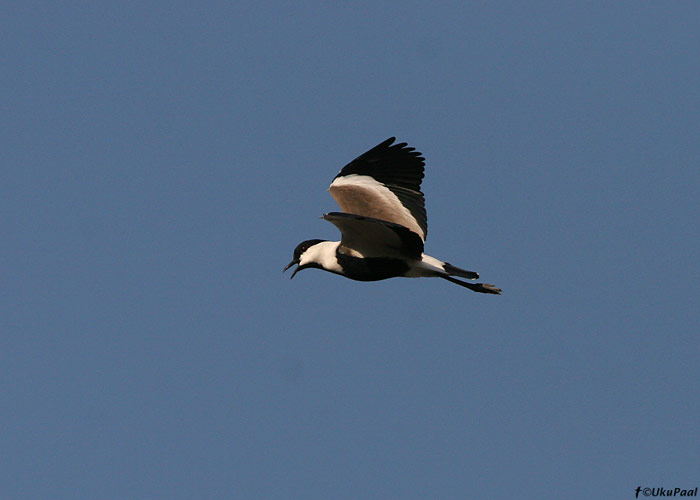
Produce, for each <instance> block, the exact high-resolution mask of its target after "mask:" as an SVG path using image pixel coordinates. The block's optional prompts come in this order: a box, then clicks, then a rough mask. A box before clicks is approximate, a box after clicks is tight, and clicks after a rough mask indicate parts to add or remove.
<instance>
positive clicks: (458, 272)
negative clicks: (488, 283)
mask: <svg viewBox="0 0 700 500" xmlns="http://www.w3.org/2000/svg"><path fill="white" fill-rule="evenodd" d="M442 268H443V269H444V270H445V272H446V273H447V274H449V275H450V276H459V277H460V278H467V279H470V280H475V279H477V278H478V277H479V273H475V272H474V271H465V270H464V269H460V268H459V267H455V266H453V265H452V264H450V263H448V262H445V263H444V264H443V266H442Z"/></svg>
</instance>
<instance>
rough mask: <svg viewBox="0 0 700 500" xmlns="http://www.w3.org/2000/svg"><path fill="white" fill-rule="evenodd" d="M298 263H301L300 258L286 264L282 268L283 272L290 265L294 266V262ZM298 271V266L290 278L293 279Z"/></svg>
mask: <svg viewBox="0 0 700 500" xmlns="http://www.w3.org/2000/svg"><path fill="white" fill-rule="evenodd" d="M298 263H299V259H294V260H293V261H291V262H290V263H289V264H287V265H286V266H284V269H282V272H285V271H286V270H287V269H289V268H290V267H292V266H293V265H294V264H298ZM297 271H299V268H298V267H297V268H296V269H295V270H294V272H293V273H292V276H291V278H289V279H292V278H293V277H294V275H295V274H296V273H297Z"/></svg>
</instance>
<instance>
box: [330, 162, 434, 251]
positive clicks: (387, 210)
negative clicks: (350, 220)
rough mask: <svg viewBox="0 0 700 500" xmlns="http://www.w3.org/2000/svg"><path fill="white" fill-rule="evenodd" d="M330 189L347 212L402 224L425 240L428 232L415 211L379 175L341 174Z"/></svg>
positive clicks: (341, 207) (342, 208)
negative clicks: (381, 180)
mask: <svg viewBox="0 0 700 500" xmlns="http://www.w3.org/2000/svg"><path fill="white" fill-rule="evenodd" d="M329 191H330V192H331V195H332V196H333V198H334V199H335V201H336V202H337V203H338V205H339V206H340V209H341V210H342V211H343V212H346V213H349V214H355V215H363V216H365V217H372V218H374V219H379V220H385V221H388V222H393V223H394V224H400V225H402V226H404V227H406V228H408V229H410V230H411V231H413V232H414V233H416V234H417V235H418V236H420V238H421V239H422V240H423V241H425V233H424V232H423V230H422V229H421V227H420V226H419V225H418V222H417V221H416V219H415V218H414V217H413V215H411V211H410V210H409V209H408V208H406V207H405V206H403V204H402V203H401V201H400V200H399V198H398V197H397V196H396V195H395V194H394V193H392V192H391V190H390V189H389V188H388V187H386V186H385V185H384V184H382V183H381V182H377V180H376V179H374V178H372V177H370V176H368V175H358V174H350V175H345V176H343V177H337V178H336V179H335V180H334V181H333V182H332V183H331V186H330V188H329Z"/></svg>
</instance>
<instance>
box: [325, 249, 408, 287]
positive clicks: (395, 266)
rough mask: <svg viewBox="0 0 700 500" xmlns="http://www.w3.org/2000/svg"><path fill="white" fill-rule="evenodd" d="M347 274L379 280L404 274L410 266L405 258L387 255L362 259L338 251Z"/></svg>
mask: <svg viewBox="0 0 700 500" xmlns="http://www.w3.org/2000/svg"><path fill="white" fill-rule="evenodd" d="M336 257H337V258H338V264H340V265H341V266H342V268H343V271H344V273H345V276H346V277H348V278H350V279H352V280H357V281H378V280H385V279H387V278H395V277H397V276H403V275H404V274H405V273H406V272H407V271H408V270H409V266H408V264H406V263H405V262H404V261H403V260H400V259H391V258H387V257H375V258H367V259H360V258H357V257H351V256H350V255H345V254H342V253H340V252H336Z"/></svg>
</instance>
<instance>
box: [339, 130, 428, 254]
mask: <svg viewBox="0 0 700 500" xmlns="http://www.w3.org/2000/svg"><path fill="white" fill-rule="evenodd" d="M394 140H395V138H394V137H391V138H389V139H387V140H386V141H384V142H382V143H381V144H379V145H377V146H375V147H373V148H372V149H370V150H369V151H367V152H366V153H364V154H362V155H360V156H358V157H357V158H355V159H354V160H353V161H351V162H350V163H348V164H347V165H345V167H343V169H342V170H341V171H340V173H339V174H338V175H336V176H335V179H333V182H332V183H331V186H330V188H329V190H330V192H331V195H332V196H333V198H335V201H336V202H338V205H340V208H341V210H343V211H344V212H347V213H350V214H356V215H363V216H365V217H371V218H373V219H379V220H383V221H388V222H393V223H394V224H399V225H401V226H404V227H406V228H408V229H410V230H411V231H413V232H414V233H416V234H417V235H418V236H419V237H420V238H421V240H423V241H425V237H426V235H427V234H428V217H427V215H426V213H425V198H424V197H423V193H422V192H421V190H420V184H421V181H422V180H423V171H424V167H425V159H424V158H423V157H422V156H421V153H420V152H418V151H415V149H414V148H410V147H407V144H406V143H405V142H401V143H398V144H393V142H394ZM392 144H393V145H392Z"/></svg>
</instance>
